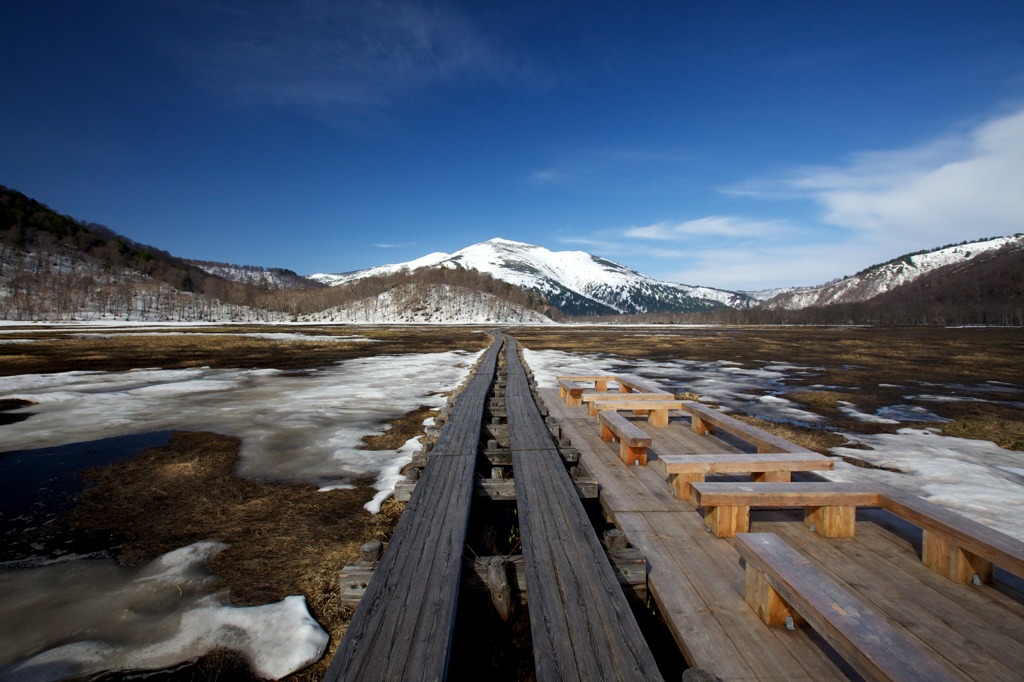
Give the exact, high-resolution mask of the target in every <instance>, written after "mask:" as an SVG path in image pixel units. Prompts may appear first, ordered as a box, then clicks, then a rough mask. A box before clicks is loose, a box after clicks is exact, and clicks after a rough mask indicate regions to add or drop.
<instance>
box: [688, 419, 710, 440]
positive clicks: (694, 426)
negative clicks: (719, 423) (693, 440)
mask: <svg viewBox="0 0 1024 682" xmlns="http://www.w3.org/2000/svg"><path fill="white" fill-rule="evenodd" d="M690 429H691V430H692V431H693V432H694V433H699V434H700V435H702V436H710V435H712V434H714V433H715V427H714V426H712V425H711V424H708V423H707V422H706V421H704V420H703V419H701V418H700V417H698V416H697V415H693V416H691V417H690Z"/></svg>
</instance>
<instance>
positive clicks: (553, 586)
mask: <svg viewBox="0 0 1024 682" xmlns="http://www.w3.org/2000/svg"><path fill="white" fill-rule="evenodd" d="M506 363H507V368H508V380H507V387H506V406H507V410H508V426H509V435H510V438H511V443H512V465H513V470H514V472H515V479H516V498H517V506H518V510H519V525H520V535H521V537H522V543H523V561H524V564H525V569H526V587H527V590H528V591H529V594H530V606H529V611H530V631H531V635H532V638H533V656H534V663H535V666H536V674H537V679H538V680H541V682H546V681H548V680H551V681H554V680H587V681H589V680H623V681H625V680H660V679H662V678H661V675H660V673H659V672H658V668H657V666H656V665H655V663H654V658H653V656H652V655H651V652H650V650H649V649H648V647H647V643H646V642H645V641H644V638H643V635H642V634H641V632H640V628H639V626H638V625H637V623H636V620H635V619H634V618H633V614H632V612H631V611H630V607H629V604H628V603H627V601H626V597H625V595H624V594H623V592H622V587H621V586H620V585H619V582H618V580H617V579H616V577H615V574H614V572H613V571H612V568H611V565H610V564H609V563H608V558H607V556H606V555H605V552H604V550H603V549H602V547H601V543H600V541H599V540H598V537H597V535H596V533H595V531H594V528H593V526H592V525H591V523H590V520H589V519H588V518H587V515H586V512H585V511H584V509H583V505H582V504H581V503H580V501H579V496H578V495H577V493H576V490H575V488H574V487H573V485H572V482H571V481H570V479H569V475H568V473H567V472H566V469H565V465H564V463H563V462H562V458H561V456H560V455H559V453H558V450H557V448H556V447H555V444H554V442H553V441H552V437H551V432H550V431H549V430H548V427H547V425H546V424H545V423H544V418H543V417H542V416H541V414H540V412H539V411H538V409H537V405H536V403H535V401H534V398H533V395H532V394H531V391H530V382H529V379H528V377H527V374H526V371H525V368H524V367H523V365H522V362H521V361H520V359H519V356H518V354H517V351H516V342H515V340H514V339H509V340H508V341H507V343H506Z"/></svg>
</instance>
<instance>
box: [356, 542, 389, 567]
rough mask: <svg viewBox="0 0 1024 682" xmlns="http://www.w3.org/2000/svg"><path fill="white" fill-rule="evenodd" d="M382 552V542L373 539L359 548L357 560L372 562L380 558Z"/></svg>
mask: <svg viewBox="0 0 1024 682" xmlns="http://www.w3.org/2000/svg"><path fill="white" fill-rule="evenodd" d="M383 553H384V543H382V542H378V541H377V540H373V541H371V542H367V543H366V544H364V545H363V546H362V547H360V548H359V560H360V561H362V562H363V563H367V564H372V563H375V562H376V561H377V560H378V559H380V555H381V554H383Z"/></svg>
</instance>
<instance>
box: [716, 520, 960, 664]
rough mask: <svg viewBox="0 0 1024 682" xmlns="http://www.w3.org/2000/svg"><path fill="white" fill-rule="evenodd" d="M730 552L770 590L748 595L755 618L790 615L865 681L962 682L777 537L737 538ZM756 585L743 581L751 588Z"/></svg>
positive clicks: (919, 644)
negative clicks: (795, 615)
mask: <svg viewBox="0 0 1024 682" xmlns="http://www.w3.org/2000/svg"><path fill="white" fill-rule="evenodd" d="M735 547H736V550H737V551H738V552H739V553H740V556H742V557H743V558H744V559H745V560H746V562H747V572H748V575H749V574H750V572H751V571H753V572H755V573H756V574H759V575H757V576H755V577H761V576H763V578H764V581H765V582H766V583H767V584H768V585H769V586H770V589H768V588H766V589H764V590H760V591H758V592H757V593H748V595H747V600H748V602H752V603H751V606H752V607H753V608H755V609H757V610H759V611H760V613H759V615H761V616H762V617H763V618H766V619H769V620H771V619H772V618H776V619H778V617H779V616H780V615H781V616H785V615H788V611H789V610H790V609H792V610H795V611H796V612H797V613H799V614H800V615H801V616H802V617H803V618H804V619H805V620H807V622H808V623H809V624H810V625H811V626H812V627H813V628H814V629H815V630H816V631H817V632H818V633H819V634H820V635H821V636H822V637H823V638H825V640H826V641H828V642H829V643H830V644H831V645H832V646H833V647H834V648H835V649H836V650H837V651H838V652H839V653H840V654H842V656H843V657H844V658H845V659H846V660H847V661H849V662H850V663H851V664H852V665H853V666H854V667H855V668H856V669H857V671H858V672H859V673H860V674H861V675H863V676H864V677H865V678H867V679H870V680H922V679H925V680H957V679H962V678H961V676H960V675H957V674H954V673H953V671H951V670H950V669H949V668H948V667H947V666H946V665H944V664H943V663H941V662H940V661H939V660H938V658H937V657H936V655H935V653H934V652H932V651H931V650H930V649H928V648H927V647H925V646H924V645H923V643H922V642H921V641H920V640H918V639H916V638H914V637H912V636H911V635H908V634H907V633H906V632H905V631H904V630H900V629H897V628H895V627H893V626H892V625H891V624H890V623H889V622H888V621H887V620H886V619H885V618H884V617H883V616H881V615H880V614H879V613H878V612H876V611H875V610H874V609H871V608H870V607H867V606H866V605H865V604H864V603H863V602H862V601H861V600H860V599H858V598H856V597H855V596H854V595H853V594H852V593H850V592H849V591H847V590H846V589H844V588H843V587H842V586H841V585H839V583H837V582H836V581H835V580H833V579H832V578H830V577H829V576H828V575H826V574H825V573H824V571H822V570H821V569H819V568H817V567H816V566H815V565H814V564H812V563H811V562H810V561H809V560H808V559H807V558H806V557H804V556H802V555H801V554H799V553H798V552H796V551H794V550H793V549H792V548H791V547H790V546H789V545H787V544H786V543H785V542H784V541H782V540H781V539H780V538H779V537H778V536H777V535H775V534H773V533H741V534H739V535H737V536H736V543H735ZM756 583H757V580H748V585H750V586H751V587H753V586H754V585H756ZM779 597H781V599H782V600H783V602H784V603H783V604H779V602H778V598H779ZM772 602H774V604H773V603H772ZM773 607H774V608H773ZM769 624H770V625H779V624H781V623H778V622H773V623H769Z"/></svg>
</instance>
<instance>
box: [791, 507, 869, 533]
mask: <svg viewBox="0 0 1024 682" xmlns="http://www.w3.org/2000/svg"><path fill="white" fill-rule="evenodd" d="M804 525H805V526H807V527H808V528H810V529H811V530H813V531H814V532H815V533H818V534H819V535H822V536H824V537H826V538H852V537H853V534H854V532H855V530H856V527H857V508H856V507H852V506H846V507H807V509H805V510H804Z"/></svg>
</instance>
